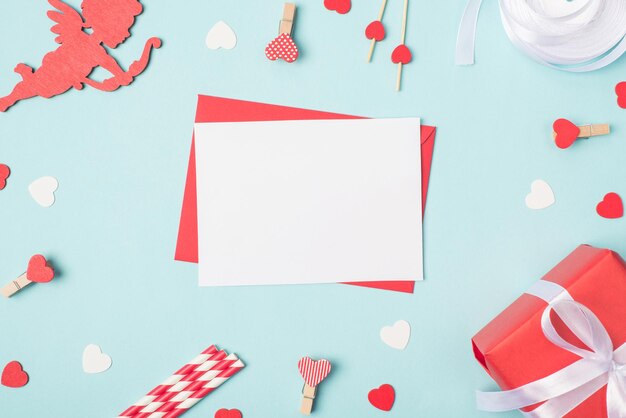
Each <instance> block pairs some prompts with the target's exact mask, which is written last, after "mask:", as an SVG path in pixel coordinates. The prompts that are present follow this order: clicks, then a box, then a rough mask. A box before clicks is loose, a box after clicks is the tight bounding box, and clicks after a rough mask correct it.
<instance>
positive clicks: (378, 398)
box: [367, 384, 396, 411]
mask: <svg viewBox="0 0 626 418" xmlns="http://www.w3.org/2000/svg"><path fill="white" fill-rule="evenodd" d="M367 399H369V401H370V403H371V404H372V405H373V406H375V407H376V408H378V409H380V410H383V411H391V407H392V406H393V403H394V401H395V400H396V391H395V390H393V386H391V385H387V384H385V385H381V386H380V387H378V389H372V390H370V393H368V394H367Z"/></svg>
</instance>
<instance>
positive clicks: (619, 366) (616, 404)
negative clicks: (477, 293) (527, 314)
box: [477, 280, 626, 418]
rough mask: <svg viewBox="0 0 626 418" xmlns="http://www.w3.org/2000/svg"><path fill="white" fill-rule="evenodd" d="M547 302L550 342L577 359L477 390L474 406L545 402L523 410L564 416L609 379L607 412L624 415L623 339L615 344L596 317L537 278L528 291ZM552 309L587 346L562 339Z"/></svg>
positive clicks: (539, 417)
mask: <svg viewBox="0 0 626 418" xmlns="http://www.w3.org/2000/svg"><path fill="white" fill-rule="evenodd" d="M526 293H529V294H531V295H534V296H537V297H540V298H542V299H544V300H545V301H546V302H548V307H547V308H546V309H545V310H544V311H543V315H542V316H541V328H542V330H543V333H544V335H545V336H546V338H547V339H548V340H550V342H552V343H553V344H555V345H557V346H558V347H561V348H563V349H565V350H567V351H569V352H571V353H574V354H576V355H577V356H579V357H580V360H578V361H576V362H575V363H573V364H571V365H569V366H567V367H565V368H563V369H561V370H559V371H558V372H556V373H553V374H551V375H550V376H547V377H544V378H543V379H539V380H536V381H534V382H531V383H528V384H526V385H524V386H521V387H518V388H516V389H512V390H507V391H503V392H477V405H478V408H479V409H481V410H484V411H492V412H502V411H510V410H514V409H520V408H524V407H527V406H531V405H535V404H537V403H540V402H544V401H545V402H544V403H543V404H542V405H540V406H539V407H537V408H536V409H534V410H533V411H530V412H527V413H525V415H526V416H529V417H534V418H562V417H563V416H564V415H566V414H567V413H569V412H570V411H572V410H573V409H574V408H576V407H577V406H578V405H580V404H581V403H583V402H584V401H585V400H586V399H587V398H589V397H590V396H591V395H593V394H594V393H595V392H597V391H598V390H599V389H601V388H602V387H603V386H604V385H607V392H606V405H607V410H608V418H626V344H623V345H622V346H620V347H618V348H617V349H615V350H614V347H613V343H612V341H611V337H610V336H609V334H608V332H607V331H606V329H605V328H604V325H602V322H600V320H599V319H598V317H597V316H596V315H595V314H594V313H593V312H592V311H591V310H590V309H589V308H587V307H586V306H584V305H582V304H580V303H578V302H576V301H574V299H572V297H571V295H570V294H569V293H568V292H567V290H565V289H563V288H562V287H561V286H559V285H558V284H555V283H552V282H548V281H544V280H540V281H539V282H537V283H536V284H535V285H534V286H533V287H532V288H531V289H530V290H529V291H528V292H526ZM552 311H554V312H555V313H556V314H557V315H558V316H559V317H560V318H561V320H562V321H563V323H564V324H565V325H566V326H567V327H568V328H569V329H570V330H571V331H572V332H573V333H574V334H575V335H576V337H578V339H580V341H582V342H583V344H584V345H585V346H587V347H588V348H589V350H586V349H583V348H580V347H577V346H575V345H573V344H571V343H569V342H567V341H565V339H563V338H562V337H561V335H560V334H559V333H558V331H557V330H556V329H555V328H554V325H553V324H552V321H551V320H550V314H551V312H552Z"/></svg>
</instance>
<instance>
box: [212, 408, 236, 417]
mask: <svg viewBox="0 0 626 418" xmlns="http://www.w3.org/2000/svg"><path fill="white" fill-rule="evenodd" d="M215 418H242V415H241V411H240V410H238V409H226V408H222V409H220V410H219V411H217V412H216V413H215Z"/></svg>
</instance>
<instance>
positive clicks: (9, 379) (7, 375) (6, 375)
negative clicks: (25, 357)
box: [0, 361, 28, 388]
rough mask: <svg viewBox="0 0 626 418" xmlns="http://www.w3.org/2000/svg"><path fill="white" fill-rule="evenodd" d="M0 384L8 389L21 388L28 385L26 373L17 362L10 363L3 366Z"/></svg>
mask: <svg viewBox="0 0 626 418" xmlns="http://www.w3.org/2000/svg"><path fill="white" fill-rule="evenodd" d="M0 383H2V384H3V385H4V386H6V387H10V388H21V387H22V386H26V384H27V383H28V373H26V372H25V371H24V368H23V367H22V365H21V364H20V362H19V361H12V362H10V363H8V364H7V365H6V366H4V370H2V378H1V379H0Z"/></svg>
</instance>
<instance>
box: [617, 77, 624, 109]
mask: <svg viewBox="0 0 626 418" xmlns="http://www.w3.org/2000/svg"><path fill="white" fill-rule="evenodd" d="M615 94H617V105H618V106H619V107H621V108H622V109H626V81H622V82H621V83H617V86H615Z"/></svg>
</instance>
